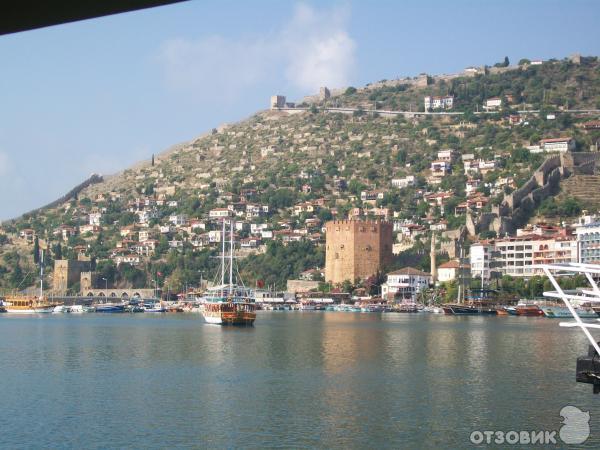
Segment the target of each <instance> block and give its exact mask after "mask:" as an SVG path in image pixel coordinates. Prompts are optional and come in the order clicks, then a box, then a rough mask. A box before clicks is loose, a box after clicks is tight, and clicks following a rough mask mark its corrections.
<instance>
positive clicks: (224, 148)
mask: <svg viewBox="0 0 600 450" xmlns="http://www.w3.org/2000/svg"><path fill="white" fill-rule="evenodd" d="M599 70H600V64H599V62H598V59H597V58H595V57H594V58H569V59H564V60H561V61H554V60H551V61H545V62H543V63H542V64H528V63H526V62H523V64H521V65H520V66H516V67H510V66H509V67H497V68H485V67H484V68H479V69H470V70H469V71H467V72H466V73H465V74H462V75H460V76H442V77H431V76H426V75H425V76H421V77H418V78H416V79H404V80H394V81H381V82H378V83H375V84H372V85H369V86H366V87H364V88H358V89H355V88H348V89H346V90H345V91H343V92H338V93H334V95H331V96H329V95H327V93H326V92H325V91H323V93H322V95H321V96H315V97H312V98H308V99H306V100H307V101H306V102H303V103H300V104H298V105H289V104H288V105H281V106H282V107H275V108H273V109H271V110H265V111H261V112H258V113H256V114H255V115H253V116H252V117H250V118H249V119H247V120H245V121H242V122H240V123H236V124H231V125H225V126H222V127H219V128H218V129H215V130H212V131H211V132H209V133H206V134H204V135H202V136H200V137H198V138H197V139H194V140H192V141H190V142H188V143H184V144H181V145H177V146H174V147H172V148H171V149H169V150H168V151H166V152H164V153H163V154H160V155H156V156H155V157H152V159H149V160H147V161H144V162H141V163H139V164H137V165H136V166H134V167H131V168H129V169H127V170H125V171H123V172H122V173H119V174H116V175H113V176H110V177H105V178H104V180H102V181H101V182H95V183H94V184H89V185H87V184H86V185H85V186H82V189H77V192H75V194H74V195H69V196H67V197H66V198H63V199H61V201H60V202H58V203H55V204H51V205H50V207H47V208H44V209H41V210H38V211H35V212H33V213H30V214H26V215H24V216H23V217H22V218H20V219H19V220H17V221H15V222H12V223H6V224H3V226H2V230H0V245H1V247H0V252H1V255H0V288H11V287H13V288H14V287H17V284H18V283H19V281H18V280H19V276H21V275H22V274H23V273H26V272H28V271H31V272H32V275H30V277H31V282H33V281H34V279H35V276H34V275H33V272H34V271H33V270H32V267H33V260H32V252H34V247H35V241H36V240H37V241H38V246H40V245H41V247H47V248H48V250H49V251H48V252H47V254H48V255H49V256H50V258H53V257H54V258H58V257H70V258H77V257H78V256H79V257H82V258H92V259H93V261H94V264H95V265H96V266H97V272H98V274H99V278H107V279H110V280H111V283H114V284H116V285H121V286H126V285H140V286H139V287H143V286H142V285H144V286H149V285H150V280H152V279H155V278H156V273H158V272H160V273H161V274H163V275H162V279H161V280H160V281H159V282H160V283H162V284H165V285H166V284H169V285H170V286H171V287H172V288H173V289H175V290H177V289H181V288H182V287H183V286H184V285H186V284H197V283H198V281H199V278H200V277H201V276H202V275H204V277H207V276H208V275H209V272H211V271H212V269H213V268H214V260H213V259H211V258H210V256H211V255H214V254H215V252H216V251H217V249H218V247H219V242H220V233H219V227H218V220H219V217H221V216H223V215H235V216H236V217H237V218H238V219H237V220H238V222H239V225H238V231H237V237H238V240H239V241H240V242H241V246H242V251H243V252H244V254H246V255H250V256H249V257H248V258H247V259H246V260H245V261H244V262H243V263H242V271H243V272H244V274H245V275H246V278H248V279H249V281H251V282H255V281H257V280H262V281H265V282H267V283H268V284H275V285H277V286H278V287H282V284H283V282H284V281H285V278H286V277H297V276H299V275H300V273H301V272H303V271H305V270H307V269H311V268H314V267H316V266H319V265H321V266H322V264H323V258H322V253H323V252H322V243H323V234H322V230H321V228H322V225H323V222H324V221H326V220H329V219H331V218H333V217H356V218H359V217H371V218H373V217H376V218H382V219H387V220H394V222H395V228H394V229H395V232H396V233H397V234H398V236H397V245H396V251H397V252H401V251H409V252H410V251H418V249H420V248H423V247H424V246H425V245H426V243H425V241H426V240H427V239H428V235H429V234H430V232H431V230H432V229H433V230H439V232H440V233H442V234H443V236H442V247H441V248H440V251H441V252H442V253H445V254H447V255H449V256H450V257H451V256H453V252H454V250H453V246H454V248H456V246H457V245H463V244H464V242H463V241H464V239H465V235H466V231H465V229H464V228H463V227H464V225H465V224H466V223H467V218H469V220H473V221H474V222H478V221H480V219H481V218H483V217H484V216H485V214H488V213H491V212H493V211H492V210H493V207H494V206H498V207H502V204H503V202H505V196H507V195H510V194H511V193H512V192H513V191H515V189H518V188H521V187H523V186H524V185H525V184H526V183H528V182H529V181H528V180H530V178H531V174H532V173H533V172H534V170H535V169H536V168H538V167H539V166H540V165H541V164H542V163H543V162H544V160H545V159H546V158H547V157H549V156H550V154H549V153H547V152H546V151H545V150H549V149H550V144H545V143H544V142H545V141H544V140H545V139H550V138H569V139H570V141H569V143H568V144H567V145H572V148H571V149H570V151H575V152H579V153H581V152H590V151H595V150H596V149H597V143H598V140H599V139H600V131H599V129H598V126H597V122H594V121H595V120H597V115H598V108H600V77H599ZM426 96H432V97H434V96H441V97H446V98H448V97H451V98H452V99H453V105H452V108H451V109H449V108H448V109H433V110H429V109H428V110H427V111H426V110H425V105H424V98H425V97H426ZM439 113H461V114H453V115H452V114H439ZM594 123H596V125H594ZM545 145H547V146H548V148H545ZM577 176H583V175H581V174H578V175H577ZM577 180H578V179H577V178H573V179H572V180H568V183H566V184H564V185H565V186H567V187H566V188H565V189H563V191H562V193H561V191H560V186H559V189H558V190H557V191H556V192H551V195H552V196H554V195H556V194H559V195H558V196H557V197H556V199H555V200H554V201H556V202H558V203H560V202H565V201H567V202H570V204H573V205H575V206H574V208H573V209H569V211H571V212H572V213H573V214H575V213H577V212H578V211H579V210H580V209H581V208H582V207H583V206H584V205H586V202H585V199H586V198H585V190H582V188H581V186H582V181H581V180H579V181H577ZM94 181H99V180H94ZM574 199H575V200H574ZM542 200H543V199H542ZM540 205H541V202H540V203H536V207H538V206H540ZM546 206H547V205H546ZM586 206H587V205H586ZM544 211H546V212H548V211H550V209H548V208H546V209H545V210H544ZM529 218H531V219H532V220H534V219H535V220H537V221H539V220H556V221H558V220H559V218H557V217H553V216H552V214H550V213H549V216H548V217H546V218H543V217H539V214H538V217H535V211H533V212H532V213H531V214H529V215H528V216H527V219H528V220H529ZM484 228H485V229H484ZM484 228H481V227H480V228H478V229H477V230H475V232H485V233H486V235H491V234H493V233H494V229H493V227H492V228H490V227H484ZM471 233H472V234H473V230H471ZM475 237H476V236H471V238H475ZM23 242H26V243H28V246H29V247H26V248H29V249H30V251H23V246H22V244H23ZM40 242H41V244H40ZM17 243H19V244H20V245H21V246H20V247H19V246H17V245H16V244H17ZM36 248H37V247H36ZM256 254H260V256H252V255H256ZM257 261H260V262H261V264H260V265H257V264H256V262H257ZM273 261H279V262H280V264H278V265H274V264H272V262H273ZM285 261H288V262H289V264H287V266H286V268H285V269H284V270H283V269H281V264H286V263H285ZM49 262H50V263H51V259H50V260H49ZM278 268H279V269H280V270H278ZM27 284H29V283H27ZM21 287H22V286H21ZM79 287H80V286H78V285H76V284H75V285H74V286H73V290H74V291H77V290H78V289H79Z"/></svg>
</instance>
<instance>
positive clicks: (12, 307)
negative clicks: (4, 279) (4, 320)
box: [0, 250, 59, 314]
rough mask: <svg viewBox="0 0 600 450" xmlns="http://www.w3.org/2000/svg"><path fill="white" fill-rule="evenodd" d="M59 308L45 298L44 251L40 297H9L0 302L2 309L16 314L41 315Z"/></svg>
mask: <svg viewBox="0 0 600 450" xmlns="http://www.w3.org/2000/svg"><path fill="white" fill-rule="evenodd" d="M56 306H59V304H58V303H50V302H49V301H48V297H44V251H43V250H42V257H41V259H40V295H39V297H36V296H32V295H19V294H11V295H7V296H6V297H5V298H4V300H3V301H2V302H0V309H2V308H4V310H5V311H6V312H7V313H16V314H39V313H51V312H52V311H54V308H55V307H56Z"/></svg>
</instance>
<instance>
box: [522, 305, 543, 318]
mask: <svg viewBox="0 0 600 450" xmlns="http://www.w3.org/2000/svg"><path fill="white" fill-rule="evenodd" d="M515 312H516V315H517V316H542V315H543V314H544V313H543V312H542V310H541V309H540V307H539V306H538V305H517V306H516V307H515Z"/></svg>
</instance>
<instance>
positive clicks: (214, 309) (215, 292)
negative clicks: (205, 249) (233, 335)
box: [202, 220, 257, 326]
mask: <svg viewBox="0 0 600 450" xmlns="http://www.w3.org/2000/svg"><path fill="white" fill-rule="evenodd" d="M228 223H229V233H228V234H229V255H228V257H227V260H228V264H227V263H226V258H225V250H226V248H225V239H226V236H227V234H226V232H225V231H226V229H225V224H226V221H225V220H223V231H222V234H221V236H222V244H223V247H222V253H221V285H220V286H217V287H215V288H212V289H210V290H209V292H208V295H206V296H204V297H203V298H202V302H203V303H204V305H203V308H202V315H203V316H204V320H205V321H206V322H207V323H210V324H215V325H242V326H252V325H254V321H255V320H256V310H257V305H256V301H255V298H254V293H253V291H252V290H251V289H249V288H246V287H245V286H243V283H242V285H241V286H240V285H238V284H235V283H234V275H233V273H234V271H233V268H234V267H233V261H234V255H233V252H234V241H233V230H234V226H235V225H234V222H233V220H229V221H228ZM226 268H228V269H229V283H228V284H225V271H226ZM236 272H237V271H236ZM237 273H238V275H239V272H237Z"/></svg>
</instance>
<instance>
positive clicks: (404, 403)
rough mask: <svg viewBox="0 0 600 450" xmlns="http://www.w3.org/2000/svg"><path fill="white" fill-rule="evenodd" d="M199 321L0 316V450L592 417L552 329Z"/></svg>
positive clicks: (562, 342) (577, 346)
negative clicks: (570, 407) (565, 412)
mask: <svg viewBox="0 0 600 450" xmlns="http://www.w3.org/2000/svg"><path fill="white" fill-rule="evenodd" d="M199 321H200V318H199V316H198V315H194V314H169V313H164V314H81V315H73V314H48V315H45V316H43V318H40V317H35V316H27V315H10V314H9V315H4V316H3V317H2V318H0V324H1V325H0V359H1V360H2V361H4V362H5V364H3V368H2V380H3V384H4V386H10V388H5V389H4V390H3V394H2V410H3V413H4V419H3V424H4V429H7V430H11V432H10V433H2V434H0V447H3V448H16V447H19V446H21V445H22V444H23V443H24V442H27V443H30V444H31V445H32V446H35V447H56V446H57V445H58V444H59V443H61V444H62V445H63V446H65V447H76V446H77V445H78V443H80V442H85V443H86V447H105V448H122V447H126V446H128V445H130V444H131V443H132V442H135V447H137V448H150V447H152V448H165V447H171V448H172V447H180V448H184V447H210V448H266V447H272V446H282V447H287V448H300V447H304V448H314V447H320V448H323V447H327V448H337V447H349V448H407V447H413V448H415V447H419V448H433V447H438V446H439V445H440V443H445V445H446V446H448V447H453V448H464V447H465V446H466V444H467V443H468V442H469V435H470V433H471V432H472V431H473V430H475V429H485V428H484V427H485V426H487V424H490V423H493V424H494V426H495V427H498V429H548V430H556V429H558V428H559V427H560V425H561V423H560V421H561V420H562V419H561V417H560V416H559V415H558V412H559V411H560V409H561V408H562V407H563V406H564V405H566V404H576V405H578V406H579V407H580V408H581V409H582V410H585V411H590V414H591V415H592V417H594V416H598V414H600V408H599V407H598V403H597V401H596V400H597V399H596V398H595V397H593V396H592V395H591V394H590V391H589V388H588V387H587V386H585V385H581V384H579V383H575V382H574V373H573V362H574V360H575V357H576V356H578V355H579V354H580V353H581V350H582V348H585V346H586V341H585V337H584V336H583V335H581V333H579V332H577V331H571V330H566V331H565V330H562V329H559V328H558V324H557V322H556V321H554V320H543V319H540V318H537V317H517V316H508V317H504V318H500V317H483V316H478V317H459V316H447V315H443V314H392V313H390V314H372V313H344V312H323V313H320V312H297V313H288V312H280V311H260V312H258V318H257V324H256V326H255V327H253V328H235V329H234V328H223V327H217V326H214V325H208V324H207V325H202V324H199ZM42 336H43V338H41V337H42ZM9 355H10V357H9ZM509 362H510V364H509ZM498 411H510V414H502V415H498V414H497V412H498ZM300 417H301V418H302V420H298V418H300ZM123 418H126V419H125V420H124V419H123ZM42 424H43V425H42ZM586 445H587V446H588V447H589V448H597V447H598V445H600V441H599V440H598V435H597V434H592V436H591V437H590V439H589V440H588V442H587V443H586Z"/></svg>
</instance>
